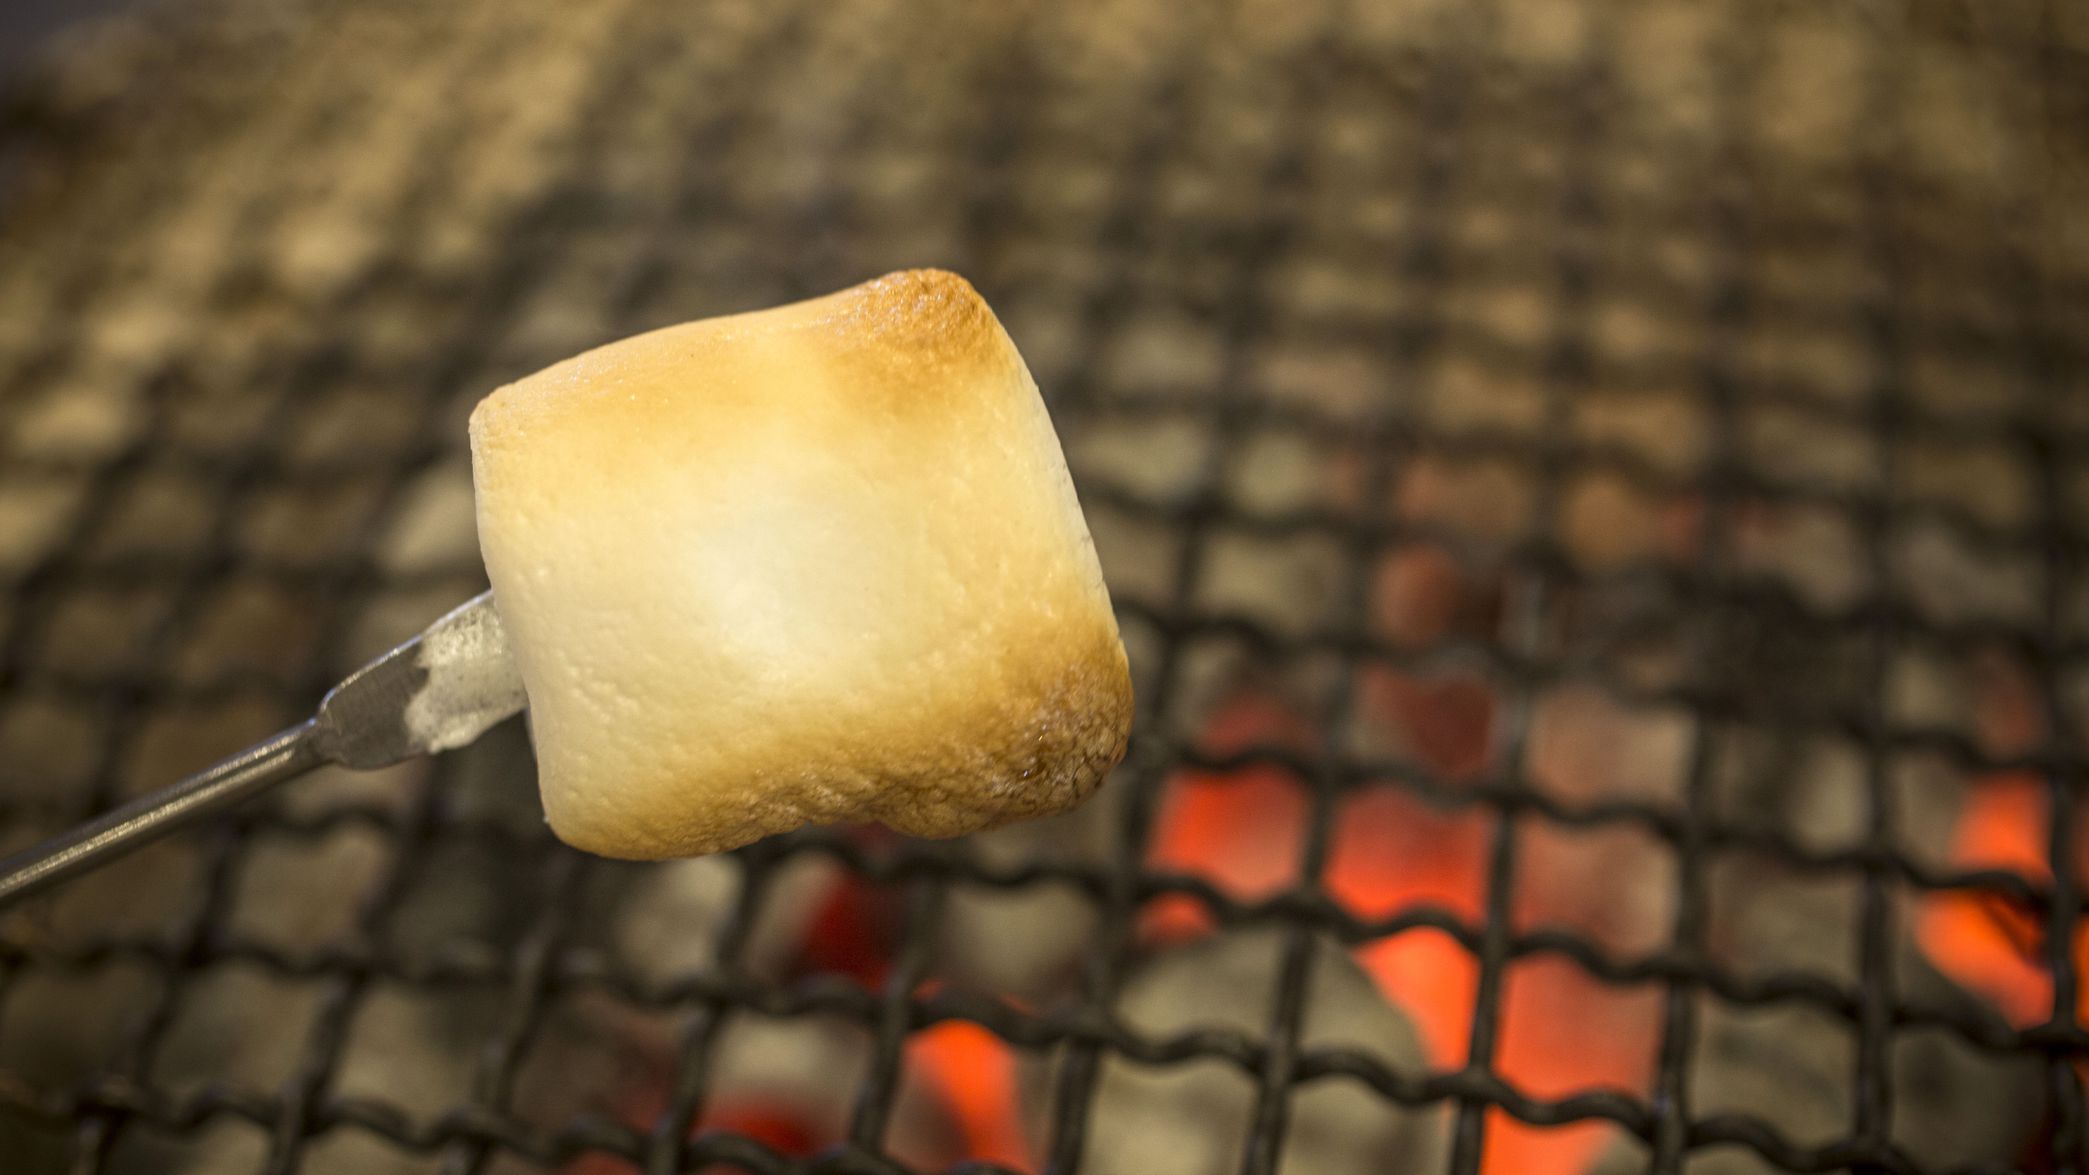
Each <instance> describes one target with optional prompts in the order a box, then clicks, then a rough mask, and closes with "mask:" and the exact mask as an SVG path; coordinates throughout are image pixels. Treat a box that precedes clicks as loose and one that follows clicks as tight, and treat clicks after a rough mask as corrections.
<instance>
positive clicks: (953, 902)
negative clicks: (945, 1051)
mask: <svg viewBox="0 0 2089 1175" xmlns="http://www.w3.org/2000/svg"><path fill="white" fill-rule="evenodd" d="M1121 799H1122V796H1121V795H1118V794H1116V793H1115V791H1114V790H1113V789H1112V788H1110V787H1107V786H1106V787H1105V789H1104V792H1103V794H1101V795H1099V796H1097V797H1096V798H1095V800H1093V801H1091V802H1090V803H1088V804H1086V805H1083V806H1082V807H1079V808H1076V809H1074V810H1073V811H1071V812H1068V813H1066V814H1064V815H1061V816H1053V817H1048V818H1046V819H1044V820H1036V821H1030V822H1027V823H1023V824H1013V825H1010V826H1008V827H1007V828H1000V829H995V830H994V831H992V832H986V833H981V834H980V835H978V836H975V837H974V838H972V841H971V844H970V848H971V850H972V852H973V854H974V855H975V856H976V857H977V858H978V859H979V860H980V861H982V862H983V863H984V864H986V865H987V866H988V867H990V868H995V869H1015V868H1020V867H1022V866H1024V865H1027V864H1031V863H1052V864H1067V865H1081V866H1089V867H1098V868H1099V867H1101V866H1102V865H1103V864H1104V863H1105V862H1107V861H1108V859H1109V851H1110V834H1111V827H1110V826H1111V824H1112V822H1113V819H1114V815H1115V813H1116V811H1117V808H1118V803H1119V801H1121ZM1095 921H1096V909H1095V902H1094V900H1093V899H1091V898H1090V897H1088V895H1086V894H1084V893H1081V892H1080V891H1079V890H1077V889H1075V888H1073V887H1072V886H1068V885H1057V884H1036V885H1024V886H1019V887H1015V888H1007V887H1002V886H983V885H958V886H953V887H952V888H951V889H950V891H949V896H948V899H947V901H946V903H945V905H944V908H943V916H942V918H941V920H940V923H939V931H940V937H939V942H938V970H939V971H940V972H941V973H942V974H943V975H944V977H946V978H948V979H950V980H951V981H952V982H955V983H958V984H960V985H964V986H969V987H974V988H978V989H980V990H985V991H992V992H996V993H998V994H1001V995H1004V996H1012V997H1014V998H1017V999H1024V1000H1036V1001H1040V1002H1042V1001H1045V1000H1048V999H1051V998H1052V997H1053V996H1055V995H1056V994H1058V993H1059V992H1062V991H1064V990H1066V989H1067V987H1068V986H1069V980H1071V979H1072V977H1073V976H1074V975H1075V974H1076V973H1077V971H1078V969H1079V966H1080V960H1081V958H1082V956H1083V955H1084V954H1085V953H1086V952H1087V951H1088V950H1089V949H1090V947H1091V945H1092V943H1093V939H1092V935H1093V934H1094V930H1095Z"/></svg>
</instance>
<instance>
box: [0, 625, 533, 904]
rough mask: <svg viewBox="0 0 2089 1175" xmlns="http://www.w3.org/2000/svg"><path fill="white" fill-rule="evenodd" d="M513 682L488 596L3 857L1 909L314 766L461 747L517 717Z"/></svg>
mask: <svg viewBox="0 0 2089 1175" xmlns="http://www.w3.org/2000/svg"><path fill="white" fill-rule="evenodd" d="M526 702H527V699H526V697H525V696H524V694H523V690H522V677H521V675H520V674H519V673H518V672H517V671H516V668H515V662H514V659H513V658H512V657H510V656H509V654H508V642H507V635H506V633H505V632H504V631H503V630H502V628H501V621H500V613H498V612H496V611H494V608H493V593H492V592H485V593H482V594H480V595H477V596H474V597H473V598H472V599H471V600H469V601H467V602H466V603H464V604H463V605H461V606H459V607H458V608H456V609H455V610H453V611H451V612H450V613H449V614H448V615H446V616H444V617H443V618H442V619H440V620H438V621H436V622H435V623H434V624H431V625H429V626H428V628H427V629H426V630H425V631H423V632H422V633H421V634H420V635H419V636H417V637H415V638H413V639H412V640H410V641H407V642H406V643H405V644H403V645H400V646H399V647H398V648H396V649H393V650H392V651H391V652H389V653H386V654H385V655H384V656H382V657H379V658H377V659H376V660H375V661H372V662H370V663H369V664H368V665H365V666H363V667H362V668H361V669H359V670H357V671H356V672H355V673H354V674H352V675H350V676H349V677H348V679H347V680H346V681H343V682H342V683H341V684H340V685H337V686H335V687H334V688H333V689H332V690H331V691H329V692H328V693H327V695H326V697H325V698H324V699H322V700H321V701H320V703H319V709H318V711H317V712H316V713H315V714H314V715H313V716H312V717H311V718H308V719H306V720H305V721H304V722H301V723H299V724H298V725H296V726H293V727H291V728H289V729H288V730H284V731H282V732H280V733H278V734H276V735H274V736H273V737H271V738H268V739H266V740H264V741H262V742H260V743H256V744H255V745H253V746H251V747H248V748H247V749H246V750H244V751H241V752H240V753H238V754H236V755H233V756H232V757H230V758H228V759H226V760H224V761H223V762H220V763H218V764H216V765H214V766H212V767H209V768H206V769H204V770H202V771H199V772H197V773H196V774H194V775H191V776H189V777H187V778H186V779H183V780H181V781H180V782H178V783H174V784H170V785H168V786H167V787H164V788H161V789H160V790H159V791H156V792H153V793H152V794H151V795H148V796H141V797H139V798H138V799H136V800H133V801H131V802H130V803H128V804H125V805H123V806H122V807H119V808H117V809H115V810H113V811H111V812H108V813H106V814H105V815H102V816H99V817H97V818H95V819H94V820H91V821H89V822H87V823H86V824H83V825H81V826H80V827H78V828H75V829H73V830H72V831H70V832H67V833H64V834H62V835H59V836H55V837H52V838H51V839H49V840H46V841H43V842H42V843H40V844H36V845H32V846H30V847H29V848H27V849H24V850H22V851H20V852H18V853H14V854H12V855H10V856H8V857H6V858H4V859H0V905H4V904H6V903H8V902H12V901H15V900H16V899H19V898H22V897H26V896H28V895H29V894H32V893H35V892H37V891H38V890H41V889H44V888H45V887H47V886H51V885H55V884H57V883H58V882H60V881H63V880H65V879H66V878H69V877H72V876H75V875H77V874H79V873H83V872H85V871H87V870H89V869H92V868H94V867H95V866H97V865H101V864H104V863H106V862H108V861H109V860H111V859H113V858H115V857H117V856H119V855H121V854H123V853H126V852H129V851H130V850H132V849H135V848H137V847H138V846H140V845H143V844H145V843H147V842H148V841H152V840H155V839H157V838H159V837H161V836H165V835H166V834H167V833H169V832H172V831H174V830H175V829H177V828H181V827H183V826H184V825H187V824H189V823H191V822H193V821H196V820H198V819H201V818H202V817H204V816H208V815H210V814H212V813H214V812H219V811H222V810H224V809H225V808H228V807H231V806H232V805H234V804H237V803H239V802H241V801H242V800H246V799H248V798H250V797H253V796H256V795H259V794H261V793H262V792H264V791H267V790H269V789H270V788H273V787H275V786H276V785H277V784H280V783H283V782H285V781H286V780H290V779H294V778H296V777H297V776H300V775H303V774H304V773H305V772H307V771H310V770H311V769H313V768H314V767H319V766H322V765H325V764H329V763H331V764H337V765H339V766H343V767H350V768H354V769H357V770H371V769H374V768H378V767H384V766H388V765H390V764H393V763H398V762H402V761H404V760H406V759H411V758H414V757H415V756H417V755H427V754H433V753H434V752H437V751H447V750H451V749H453V748H456V747H461V746H464V745H466V744H467V743H470V742H472V741H473V740H474V739H477V738H478V737H479V736H480V735H481V734H484V733H485V732H486V730H487V729H488V728H490V727H491V726H493V725H494V724H495V723H497V722H499V721H501V720H502V719H504V718H509V717H512V716H514V715H515V714H518V713H520V712H521V711H522V709H523V707H524V705H525V704H526Z"/></svg>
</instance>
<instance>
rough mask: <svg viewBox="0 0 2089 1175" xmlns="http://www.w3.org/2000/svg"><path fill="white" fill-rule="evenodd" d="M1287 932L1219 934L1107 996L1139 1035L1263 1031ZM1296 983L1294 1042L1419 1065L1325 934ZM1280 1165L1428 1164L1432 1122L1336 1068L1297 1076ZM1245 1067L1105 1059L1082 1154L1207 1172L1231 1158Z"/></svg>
mask: <svg viewBox="0 0 2089 1175" xmlns="http://www.w3.org/2000/svg"><path fill="white" fill-rule="evenodd" d="M1284 943H1285V935H1284V934H1283V932H1281V931H1278V930H1261V929H1258V930H1249V931H1237V932H1231V933H1227V934H1223V935H1221V936H1219V937H1217V938H1212V939H1207V940H1204V941H1202V942H1199V943H1197V944H1196V945H1194V946H1190V947H1187V948H1184V949H1182V950H1178V951H1173V952H1170V953H1168V954H1165V955H1162V956H1160V957H1158V958H1156V959H1154V960H1153V961H1152V962H1150V963H1148V964H1147V965H1146V967H1145V968H1144V969H1143V970H1141V971H1140V972H1139V973H1138V974H1137V975H1136V976H1134V977H1133V978H1132V980H1131V982H1130V983H1129V984H1128V985H1127V987H1126V988H1125V992H1124V997H1123V999H1122V1001H1121V1003H1120V1006H1119V1012H1120V1014H1121V1015H1122V1016H1123V1018H1124V1021H1125V1023H1126V1025H1127V1026H1128V1027H1130V1028H1131V1029H1132V1030H1133V1031H1135V1032H1137V1033H1138V1034H1139V1035H1140V1036H1141V1037H1142V1038H1145V1039H1148V1040H1160V1039H1166V1038H1168V1037H1171V1036H1177V1035H1180V1034H1183V1033H1186V1032H1191V1031H1195V1030H1198V1029H1210V1028H1220V1029H1231V1030H1234V1031H1238V1032H1244V1033H1247V1034H1248V1035H1250V1036H1251V1037H1256V1038H1259V1037H1261V1036H1262V1035H1263V1033H1264V1032H1265V1031H1266V1029H1267V1025H1268V1021H1269V1014H1270V1004H1271V1000H1272V998H1273V995H1274V989H1275V985H1276V977H1277V974H1278V970H1279V968H1280V966H1281V959H1282V953H1283V948H1284ZM1313 950H1314V959H1313V969H1312V970H1313V975H1312V982H1311V985H1310V986H1309V987H1308V988H1307V991H1306V1001H1305V1006H1306V1018H1305V1024H1304V1026H1303V1033H1302V1040H1303V1044H1304V1046H1305V1048H1306V1049H1308V1050H1311V1049H1326V1048H1346V1049H1353V1050H1356V1051H1359V1052H1362V1053H1365V1054H1367V1055H1369V1056H1370V1057H1372V1059H1374V1060H1375V1061H1377V1062H1378V1063H1380V1064H1382V1065H1384V1066H1386V1067H1387V1068H1389V1069H1391V1070H1392V1071H1394V1072H1398V1073H1409V1074H1412V1073H1419V1072H1421V1071H1422V1070H1423V1068H1424V1062H1423V1059H1422V1048H1421V1044H1420V1042H1419V1041H1418V1040H1417V1038H1416V1037H1415V1033H1414V1028H1413V1026H1412V1025H1411V1024H1409V1023H1408V1020H1407V1017H1406V1016H1405V1015H1404V1014H1403V1013H1401V1012H1400V1011H1399V1010H1398V1009H1396V1008H1394V1007H1393V1006H1392V1005H1390V1004H1388V1003H1386V1002H1385V1001H1384V1000H1383V999H1382V998H1380V996H1379V994H1378V991H1377V989H1376V988H1374V987H1373V986H1372V985H1371V981H1370V979H1369V978H1367V977H1366V976H1365V975H1364V973H1363V971H1362V970H1361V969H1359V968H1358V967H1357V965H1356V964H1355V963H1354V962H1352V961H1351V960H1350V958H1349V956H1348V955H1347V954H1346V953H1344V952H1343V951H1342V950H1341V949H1340V948H1339V947H1338V946H1336V945H1335V944H1334V943H1332V942H1329V941H1327V940H1325V939H1316V940H1315V942H1314V945H1313ZM1291 1096H1292V1104H1291V1120H1290V1128H1289V1130H1288V1132H1287V1134H1286V1136H1285V1143H1284V1154H1283V1156H1282V1160H1281V1163H1280V1165H1281V1167H1282V1168H1283V1169H1284V1170H1286V1171H1312V1172H1318V1171H1328V1172H1334V1171H1431V1170H1435V1169H1436V1168H1437V1165H1438V1164H1439V1163H1440V1161H1441V1159H1440V1155H1441V1147H1442V1123H1441V1117H1440V1115H1439V1114H1438V1113H1437V1112H1436V1111H1435V1110H1433V1109H1412V1108H1407V1107H1403V1106H1401V1105H1399V1104H1398V1103H1395V1102H1393V1101H1390V1100H1388V1099H1386V1098H1384V1097H1382V1096H1380V1095H1379V1094H1378V1093H1377V1092H1376V1091H1374V1090H1371V1089H1369V1088H1366V1087H1365V1086H1363V1085H1361V1084H1359V1083H1357V1082H1354V1081H1350V1080H1347V1079H1340V1080H1337V1079H1326V1080H1321V1081H1316V1082H1313V1083H1312V1084H1310V1085H1304V1086H1300V1087H1298V1088H1297V1089H1296V1090H1295V1091H1294V1092H1293V1094H1292V1095H1291ZM1254 1100H1255V1090H1254V1086H1253V1084H1252V1083H1251V1082H1250V1080H1249V1079H1248V1078H1247V1076H1246V1075H1245V1074H1243V1073H1241V1072H1240V1071H1239V1070H1237V1069H1234V1068H1233V1067H1232V1066H1231V1065H1229V1064H1227V1063H1225V1062H1222V1061H1216V1060H1212V1061H1197V1062H1194V1063H1191V1064H1185V1065H1170V1066H1151V1065H1141V1064H1138V1063H1135V1062H1131V1061H1126V1060H1121V1059H1115V1058H1113V1059H1111V1060H1109V1061H1107V1062H1105V1063H1104V1066H1103V1070H1102V1077H1101V1080H1100V1083H1099V1085H1098V1087H1097V1089H1096V1091H1095V1099H1094V1110H1093V1117H1092V1118H1091V1120H1090V1126H1089V1134H1088V1150H1087V1156H1086V1159H1085V1160H1084V1163H1083V1166H1084V1167H1085V1168H1087V1169H1089V1170H1098V1171H1140V1172H1149V1173H1152V1175H1205V1173H1207V1172H1208V1173H1210V1175H1217V1173H1219V1172H1223V1171H1232V1170H1234V1169H1235V1168H1236V1167H1238V1165H1239V1156H1238V1154H1237V1153H1236V1151H1237V1148H1238V1147H1239V1146H1240V1145H1241V1142H1242V1140H1241V1138H1240V1137H1239V1134H1238V1133H1237V1132H1236V1131H1235V1130H1228V1129H1217V1128H1215V1127H1216V1126H1218V1125H1219V1124H1231V1125H1232V1126H1233V1127H1235V1128H1239V1127H1243V1126H1244V1124H1245V1123H1246V1122H1247V1121H1249V1119H1251V1118H1252V1117H1253V1114H1254Z"/></svg>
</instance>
